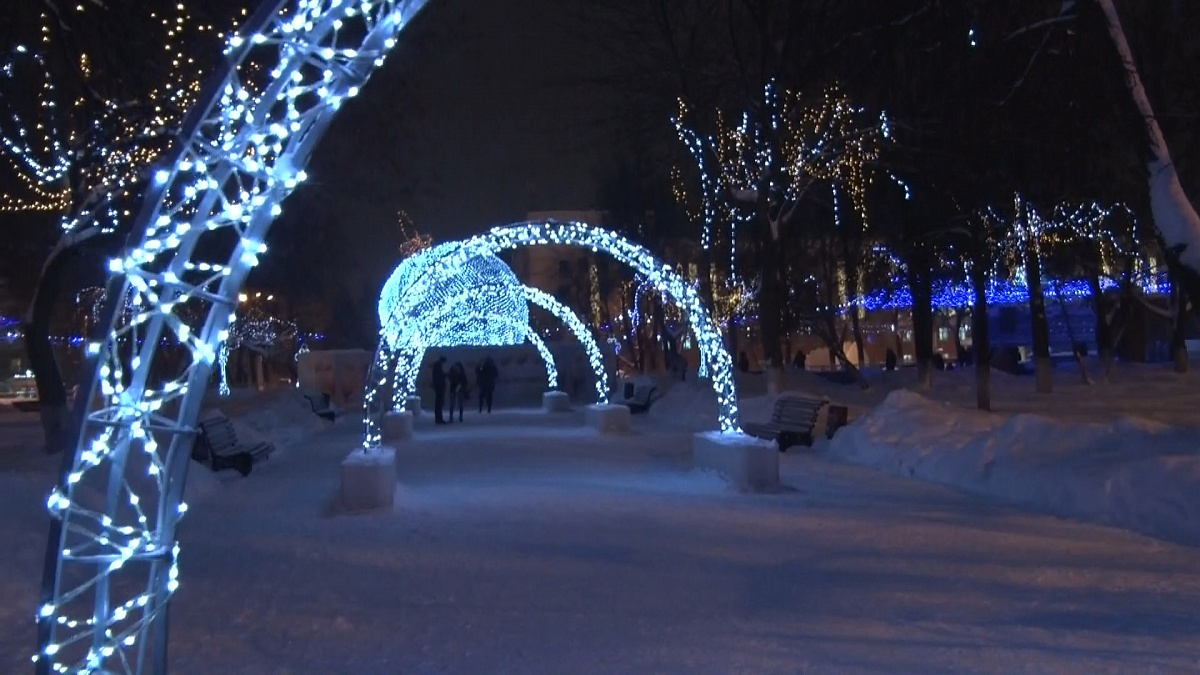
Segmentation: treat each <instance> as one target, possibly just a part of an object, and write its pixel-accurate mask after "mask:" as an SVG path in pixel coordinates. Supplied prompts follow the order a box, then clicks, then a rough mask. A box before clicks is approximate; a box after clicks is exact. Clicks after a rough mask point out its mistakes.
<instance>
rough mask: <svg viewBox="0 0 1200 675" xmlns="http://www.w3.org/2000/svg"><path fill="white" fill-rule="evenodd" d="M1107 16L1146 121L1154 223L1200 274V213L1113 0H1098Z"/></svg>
mask: <svg viewBox="0 0 1200 675" xmlns="http://www.w3.org/2000/svg"><path fill="white" fill-rule="evenodd" d="M1096 1H1097V2H1098V3H1099V4H1100V8H1101V9H1102V10H1103V11H1104V15H1105V17H1106V18H1107V19H1108V33H1109V36H1111V37H1112V41H1113V44H1114V45H1115V46H1116V48H1117V53H1118V54H1120V57H1121V62H1122V65H1124V67H1125V84H1126V86H1127V87H1128V88H1129V94H1130V96H1132V97H1133V101H1134V103H1135V104H1137V107H1138V112H1140V113H1141V117H1142V120H1143V121H1144V122H1145V124H1146V134H1147V136H1148V137H1149V141H1150V151H1151V152H1152V153H1153V154H1154V159H1153V160H1152V161H1151V162H1150V167H1149V168H1150V206H1151V210H1152V211H1153V213H1154V224H1155V225H1156V226H1157V227H1158V231H1159V233H1160V234H1161V235H1162V237H1163V239H1164V240H1166V242H1167V245H1168V246H1169V247H1171V248H1177V249H1179V257H1180V262H1181V263H1183V264H1184V265H1185V266H1187V267H1188V268H1189V269H1190V270H1192V271H1193V272H1197V273H1200V215H1197V214H1196V209H1195V207H1194V206H1192V203H1191V202H1190V201H1189V200H1188V198H1187V195H1186V194H1185V193H1184V191H1183V186H1182V185H1181V184H1180V182H1179V175H1178V173H1176V170H1175V164H1174V162H1173V161H1172V160H1171V153H1170V150H1169V149H1168V147H1167V140H1166V137H1165V136H1163V133H1162V128H1161V127H1159V125H1158V118H1157V117H1156V116H1155V114H1154V107H1153V106H1151V105H1150V97H1149V95H1147V94H1146V88H1145V86H1144V85H1143V84H1142V78H1141V75H1140V74H1139V73H1138V68H1137V61H1136V60H1135V59H1134V57H1133V50H1132V49H1131V48H1130V47H1129V41H1128V40H1127V39H1126V38H1125V29H1124V27H1123V26H1122V25H1121V18H1120V16H1119V15H1118V14H1117V8H1116V7H1115V6H1114V4H1113V0H1096Z"/></svg>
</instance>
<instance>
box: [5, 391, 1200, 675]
mask: <svg viewBox="0 0 1200 675" xmlns="http://www.w3.org/2000/svg"><path fill="white" fill-rule="evenodd" d="M673 396H674V398H675V399H679V400H672V399H666V400H664V401H663V402H662V403H664V404H666V405H664V406H663V407H662V408H661V409H660V412H659V413H658V414H654V413H653V409H652V413H651V414H650V415H647V416H639V417H638V418H636V420H635V425H634V429H635V431H634V433H633V434H631V435H628V436H620V437H616V438H612V437H609V438H603V437H597V436H595V435H593V434H592V433H591V432H589V431H588V430H586V429H583V428H581V427H579V426H577V424H576V423H577V422H578V420H579V415H577V414H564V415H555V416H553V417H550V418H547V417H545V416H544V415H540V414H536V413H532V412H517V411H511V412H498V413H497V414H495V415H493V416H492V417H491V419H490V420H489V419H486V418H485V417H480V416H478V415H474V414H471V413H470V412H468V415H467V423H466V424H463V425H461V426H457V425H454V426H448V427H433V426H431V425H429V424H428V420H427V418H426V419H423V420H422V421H421V422H420V423H419V424H418V428H417V435H416V439H415V440H414V441H413V442H411V443H408V444H405V445H403V446H402V447H401V449H400V454H399V459H400V473H401V478H400V482H401V485H400V487H399V489H398V492H397V503H396V506H395V508H394V509H393V510H392V511H389V512H383V513H373V514H366V515H349V514H345V513H343V512H342V511H341V509H340V508H339V507H338V505H337V499H336V492H337V483H338V464H339V462H340V460H341V459H342V458H343V457H344V456H345V453H346V452H348V451H349V450H350V448H352V447H354V446H355V445H356V444H357V440H358V439H357V435H356V433H355V431H354V430H353V429H352V428H347V427H345V426H343V425H334V426H331V427H328V428H324V429H320V430H317V431H316V432H315V433H314V434H312V435H309V436H307V437H306V438H301V437H300V435H299V434H297V437H295V438H293V439H292V441H293V442H292V443H291V444H290V445H289V446H287V447H285V448H283V449H281V450H280V451H279V452H277V453H275V454H274V455H273V456H272V458H271V460H270V461H269V462H267V463H266V464H265V465H263V466H261V467H259V468H257V469H256V470H255V471H254V473H253V474H251V476H250V477H249V478H247V479H240V478H239V479H232V480H226V479H221V480H218V479H217V478H216V477H215V476H213V475H212V474H209V473H205V472H204V471H202V470H199V469H197V470H194V471H192V476H191V480H190V482H189V486H188V502H189V504H190V505H191V507H192V508H191V509H190V510H189V513H188V516H187V518H186V519H185V521H184V522H183V524H182V526H181V530H180V537H181V540H182V557H181V569H182V586H181V588H180V590H179V593H178V594H177V596H176V599H175V602H174V604H173V606H172V614H171V630H172V634H171V658H172V672H173V673H310V672H312V673H395V672H416V673H477V672H495V673H505V672H507V673H526V672H570V673H614V672H686V673H710V672H711V673H729V672H754V673H772V672H780V673H796V672H820V673H827V672H847V673H855V672H889V673H892V672H920V673H938V672H956V673H957V672H1087V673H1106V672H1113V673H1117V672H1122V673H1124V672H1196V670H1197V669H1200V656H1198V655H1200V571H1198V570H1200V550H1197V549H1192V548H1185V547H1180V546H1177V545H1174V544H1170V543H1166V542H1163V541H1160V540H1156V539H1151V538H1147V537H1143V536H1139V535H1136V534H1132V533H1129V532H1126V531H1123V530H1118V529H1114V528H1108V527H1102V526H1099V525H1089V524H1084V523H1079V522H1072V521H1066V520H1060V519H1056V518H1052V517H1048V516H1044V515H1037V514H1030V513H1026V512H1022V511H1019V510H1016V509H1014V508H1011V507H1007V506H1002V505H997V504H995V503H992V502H989V501H986V500H983V499H980V498H978V497H972V496H966V495H963V494H962V493H960V492H957V491H953V490H950V489H947V488H944V487H941V486H937V485H932V484H928V483H922V482H919V481H912V480H906V479H900V478H896V477H892V476H888V475H885V474H883V473H880V472H877V471H873V470H870V469H866V468H863V467H858V466H853V465H850V464H843V463H831V462H827V461H825V460H823V459H821V458H819V457H816V456H814V455H812V454H808V453H800V452H789V453H788V454H786V455H784V456H783V457H782V479H783V482H784V483H785V484H786V485H787V489H786V490H785V491H783V492H781V493H779V494H773V495H745V494H739V493H736V492H732V491H730V490H728V489H727V488H726V487H725V485H724V484H723V483H722V482H721V481H720V480H718V479H716V478H714V477H712V476H708V475H703V474H696V473H694V472H692V471H690V431H689V429H688V427H689V426H691V422H690V421H689V419H690V418H689V419H681V418H687V413H688V412H689V411H691V410H694V409H695V407H694V406H693V405H690V404H688V402H687V401H686V400H685V399H688V398H694V399H695V400H694V401H692V403H696V404H698V403H699V402H700V400H701V396H700V394H699V393H694V394H690V395H688V394H687V393H686V392H685V390H679V391H677V392H675V393H674V394H673ZM285 405H287V404H286V398H282V399H281V400H280V401H277V402H275V403H271V404H269V405H266V404H260V405H251V404H248V405H247V406H246V407H245V408H244V409H233V408H231V410H233V412H231V414H235V415H236V414H239V413H242V410H244V411H245V412H244V413H242V414H243V416H244V415H245V414H248V413H249V412H250V411H255V410H257V411H258V412H259V414H260V415H261V414H264V413H263V411H264V410H266V411H267V412H271V411H272V410H274V411H275V412H273V413H272V414H276V415H280V416H281V417H282V416H283V413H281V412H279V411H278V410H276V408H278V407H282V406H285ZM743 408H744V412H745V413H746V415H747V416H750V417H757V416H765V415H766V414H768V413H769V400H768V399H765V398H758V399H754V398H751V399H748V400H747V401H746V402H745V405H744V406H743ZM672 410H675V411H676V412H675V414H674V415H672V414H670V413H671V412H672ZM666 422H672V424H668V423H666ZM843 433H845V432H843ZM57 463H58V459H57V458H49V457H45V456H43V455H41V454H40V452H39V451H38V450H37V426H36V420H35V419H34V418H33V417H31V416H27V415H19V414H16V413H12V412H11V411H6V410H5V409H4V408H0V509H2V511H0V537H2V538H0V541H3V542H4V546H2V547H0V593H2V594H3V597H4V598H5V602H4V603H0V672H26V671H27V669H28V665H27V664H28V661H27V654H28V653H29V651H30V649H31V648H32V645H33V640H34V635H33V622H32V612H33V607H34V606H35V599H36V595H37V593H36V592H37V588H38V584H39V582H40V573H41V564H42V555H43V552H44V546H45V533H46V525H47V521H48V517H47V516H46V515H45V512H44V508H43V503H44V496H45V493H46V491H47V490H48V488H49V486H50V484H51V482H52V480H53V473H54V469H55V467H56V465H57Z"/></svg>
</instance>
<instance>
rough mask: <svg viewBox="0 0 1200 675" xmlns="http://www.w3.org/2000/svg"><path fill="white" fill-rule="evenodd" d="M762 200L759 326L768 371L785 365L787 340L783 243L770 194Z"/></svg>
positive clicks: (760, 209) (759, 212)
mask: <svg viewBox="0 0 1200 675" xmlns="http://www.w3.org/2000/svg"><path fill="white" fill-rule="evenodd" d="M760 192H762V193H763V194H762V195H761V196H760V197H759V208H758V220H759V234H760V236H761V237H762V239H761V241H762V242H763V248H762V251H761V255H759V256H758V258H759V263H760V265H761V270H760V271H761V272H762V288H761V289H760V290H759V293H758V327H759V335H760V336H761V338H762V350H763V360H764V361H765V362H766V366H767V367H768V368H778V367H780V366H781V365H782V364H783V351H782V349H783V340H782V339H781V338H782V331H781V330H780V322H779V318H780V307H781V306H782V304H783V298H782V295H781V292H780V291H781V288H780V286H781V285H782V284H781V283H780V278H779V274H780V269H779V264H778V262H779V256H778V254H779V251H778V250H777V249H778V248H781V247H780V246H779V243H780V242H779V240H778V238H777V237H775V236H774V235H773V234H772V228H771V222H770V217H769V214H768V209H767V206H768V205H767V204H766V199H767V196H766V191H765V190H763V191H760Z"/></svg>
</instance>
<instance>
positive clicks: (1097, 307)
mask: <svg viewBox="0 0 1200 675" xmlns="http://www.w3.org/2000/svg"><path fill="white" fill-rule="evenodd" d="M1088 285H1089V286H1090V287H1091V291H1092V309H1093V310H1094V311H1095V312H1096V355H1097V356H1099V357H1100V363H1101V364H1104V365H1105V366H1106V367H1107V364H1108V363H1109V362H1111V361H1112V359H1113V356H1114V353H1113V340H1112V328H1111V326H1110V324H1109V321H1108V310H1109V308H1108V302H1107V300H1106V299H1105V295H1104V289H1102V288H1101V287H1100V274H1099V273H1097V272H1092V273H1091V274H1089V275H1088Z"/></svg>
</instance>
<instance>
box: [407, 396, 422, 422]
mask: <svg viewBox="0 0 1200 675" xmlns="http://www.w3.org/2000/svg"><path fill="white" fill-rule="evenodd" d="M404 409H405V410H406V411H408V412H410V413H412V416H413V417H417V416H419V415H420V414H421V397H420V396H409V397H408V398H406V399H404Z"/></svg>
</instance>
